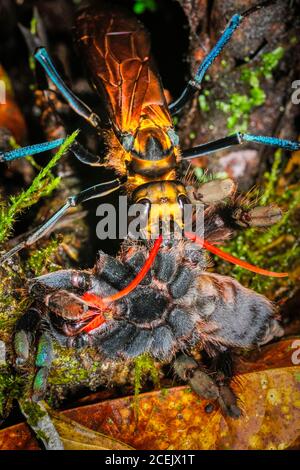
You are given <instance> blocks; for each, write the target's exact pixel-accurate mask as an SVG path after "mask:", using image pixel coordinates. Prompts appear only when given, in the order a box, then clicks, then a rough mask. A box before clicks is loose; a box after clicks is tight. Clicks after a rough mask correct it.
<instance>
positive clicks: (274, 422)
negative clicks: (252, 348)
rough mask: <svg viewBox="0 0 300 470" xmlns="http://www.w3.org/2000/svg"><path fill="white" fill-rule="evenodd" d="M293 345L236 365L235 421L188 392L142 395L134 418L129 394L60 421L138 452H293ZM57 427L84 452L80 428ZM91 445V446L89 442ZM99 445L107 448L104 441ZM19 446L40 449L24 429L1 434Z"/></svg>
mask: <svg viewBox="0 0 300 470" xmlns="http://www.w3.org/2000/svg"><path fill="white" fill-rule="evenodd" d="M294 342H295V338H294V339H289V340H283V341H281V342H279V343H275V344H272V345H270V346H266V347H264V348H262V350H261V351H260V352H259V353H256V352H255V353H252V354H251V355H250V356H249V358H248V357H247V358H246V357H245V358H242V359H240V360H239V361H238V370H239V375H238V376H237V377H236V379H235V383H234V388H235V391H236V392H237V394H238V396H239V399H240V402H241V407H242V409H243V416H242V417H241V418H240V419H238V420H233V419H231V418H228V417H224V416H223V415H222V414H221V412H220V410H219V409H217V408H216V407H215V408H214V409H213V410H212V412H211V413H207V411H206V409H207V405H208V404H209V403H210V402H209V401H207V400H202V399H201V398H199V397H198V396H197V395H196V394H194V393H193V392H191V391H190V390H189V389H188V388H187V387H174V388H170V389H166V390H161V391H158V392H151V393H145V394H141V395H140V396H139V398H138V415H136V413H135V398H134V397H132V396H130V397H126V398H119V399H114V400H107V401H103V402H100V403H97V404H92V405H87V406H82V407H78V408H74V409H71V410H66V411H63V412H61V413H59V416H60V417H62V416H63V417H64V418H63V419H65V417H67V418H69V419H72V420H74V421H76V422H78V423H80V424H81V425H83V426H86V427H88V428H89V429H90V430H92V431H95V432H101V433H104V434H106V435H107V436H111V437H112V438H113V439H118V440H121V441H123V442H126V443H127V444H128V445H130V446H133V447H134V448H135V449H151V450H153V449H158V450H172V449H182V450H184V449H186V450H187V449H188V450H197V449H199V450H202V449H203V450H204V449H235V450H238V449H239V450H242V449H288V448H295V447H297V446H298V444H299V440H300V367H299V365H293V363H292V354H293V353H295V348H294V345H295V343H294ZM55 426H56V427H57V429H58V430H59V427H60V426H63V428H64V429H65V430H67V431H66V433H67V436H66V444H65V445H66V446H70V447H67V448H72V449H75V448H82V447H80V446H81V445H82V442H84V441H85V440H86V436H88V435H89V434H88V433H89V432H91V431H88V430H84V431H81V429H80V430H79V431H78V434H76V436H75V437H73V434H72V433H70V434H69V432H70V431H71V430H70V429H69V428H68V425H65V424H64V425H61V424H60V423H57V422H56V423H55ZM73 427H74V426H73ZM59 432H60V433H61V432H62V434H63V432H64V431H62V430H61V429H60V431H59ZM81 433H83V434H81ZM95 439H96V438H95ZM99 439H100V438H99ZM101 439H102V438H101ZM88 441H89V443H90V444H91V445H93V440H90V439H89V438H88ZM95 442H96V441H95ZM101 442H102V444H100V445H103V447H105V445H106V444H105V442H106V441H101ZM20 448H22V449H24V448H26V449H28V448H31V449H32V448H35V449H38V444H37V442H36V441H35V439H34V438H33V437H31V439H30V431H29V429H28V427H27V425H26V424H19V425H17V426H12V427H10V428H7V429H4V430H2V431H0V449H20Z"/></svg>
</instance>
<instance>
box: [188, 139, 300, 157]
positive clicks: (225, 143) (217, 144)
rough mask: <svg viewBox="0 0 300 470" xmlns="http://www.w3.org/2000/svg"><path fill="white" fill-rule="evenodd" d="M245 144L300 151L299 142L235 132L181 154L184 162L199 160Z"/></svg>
mask: <svg viewBox="0 0 300 470" xmlns="http://www.w3.org/2000/svg"><path fill="white" fill-rule="evenodd" d="M245 142H253V143H255V144H262V145H269V146H271V147H276V148H281V149H283V150H290V151H292V152H294V151H296V150H300V142H293V141H291V140H285V139H279V138H277V137H268V136H264V135H253V134H242V133H240V132H237V133H236V134H233V135H229V136H228V137H224V138H223V139H219V140H214V141H212V142H208V143H207V144H203V145H198V146H197V147H193V148H191V149H187V150H184V151H183V152H182V158H183V159H185V160H192V159H193V158H199V157H202V156H203V155H208V154H209V153H213V152H217V151H218V150H224V149H226V148H228V147H231V146H233V145H241V144H243V143H245Z"/></svg>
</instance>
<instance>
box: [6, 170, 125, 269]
mask: <svg viewBox="0 0 300 470" xmlns="http://www.w3.org/2000/svg"><path fill="white" fill-rule="evenodd" d="M125 181H126V178H125V177H124V178H115V179H114V180H111V181H106V182H104V183H100V184H97V185H95V186H91V187H90V188H88V189H85V190H84V191H81V192H80V193H78V194H77V195H74V196H70V197H69V198H68V199H67V201H66V203H65V204H64V205H63V206H62V207H61V208H60V209H58V211H57V212H55V214H54V215H53V216H52V217H50V219H48V220H46V222H45V223H44V224H42V225H41V226H40V227H39V228H38V229H37V230H36V231H35V232H33V234H31V235H30V236H29V237H27V238H26V239H25V240H23V241H22V242H20V243H18V245H16V246H14V247H13V248H12V249H11V250H9V251H8V252H7V253H5V254H4V255H3V256H2V257H1V258H0V264H2V263H4V262H5V261H7V260H8V259H9V258H11V256H13V255H14V254H16V253H18V252H19V251H20V250H22V249H23V248H27V247H29V246H31V245H33V244H34V243H35V242H36V241H37V240H39V239H40V238H42V237H43V236H44V235H46V234H47V233H49V232H50V231H51V230H52V229H53V227H54V226H55V225H56V224H57V222H58V221H59V220H60V219H61V218H62V217H63V216H64V215H65V213H66V212H67V211H68V209H69V208H70V207H76V206H77V205H79V204H81V203H82V202H84V201H88V200H89V199H94V198H97V197H103V196H106V195H108V194H110V193H112V192H114V191H117V190H118V189H120V188H121V186H122V185H123V184H124V182H125Z"/></svg>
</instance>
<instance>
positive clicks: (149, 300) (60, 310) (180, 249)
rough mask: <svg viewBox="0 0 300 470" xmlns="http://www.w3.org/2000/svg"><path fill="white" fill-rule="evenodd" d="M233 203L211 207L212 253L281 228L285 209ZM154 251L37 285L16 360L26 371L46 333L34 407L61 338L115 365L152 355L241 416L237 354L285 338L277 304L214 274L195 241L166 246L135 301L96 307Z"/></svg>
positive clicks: (102, 261)
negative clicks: (246, 232)
mask: <svg viewBox="0 0 300 470" xmlns="http://www.w3.org/2000/svg"><path fill="white" fill-rule="evenodd" d="M210 185H211V187H213V185H215V187H217V188H218V187H219V189H220V188H221V187H222V185H224V182H223V183H221V182H219V184H218V183H216V182H211V183H206V185H203V188H202V190H203V193H205V194H207V191H209V188H210ZM206 197H207V196H206ZM229 199H231V200H229V202H227V204H225V203H220V202H219V204H210V205H207V207H206V210H205V219H204V223H205V225H204V226H205V233H204V237H205V240H208V241H209V242H210V243H212V244H213V243H216V242H217V241H219V242H220V241H224V240H225V239H226V238H228V236H229V235H230V234H231V232H232V229H233V227H238V226H245V225H248V226H249V225H270V223H272V222H273V221H274V219H276V220H277V219H278V213H279V211H278V209H277V208H270V207H269V208H254V209H252V210H247V211H246V210H244V209H242V207H241V205H240V201H239V203H237V202H236V201H237V200H236V199H235V196H232V197H231V198H229ZM246 221H247V222H246ZM263 221H264V222H263ZM149 246H151V244H150V243H149V242H148V243H147V245H146V244H143V243H141V242H125V243H124V244H123V246H122V249H121V251H120V253H119V256H118V257H117V258H114V257H112V256H108V255H106V254H105V253H103V252H100V253H99V256H98V260H97V263H96V265H95V267H94V268H93V269H92V270H86V271H82V270H61V271H56V272H53V273H50V274H46V275H43V276H40V277H37V278H35V279H33V280H31V281H29V290H30V294H31V296H33V298H34V299H35V300H34V303H33V305H32V306H31V308H30V309H29V310H28V312H27V313H26V314H25V315H24V316H23V317H22V318H21V319H20V320H19V321H18V323H17V327H16V330H17V331H16V335H15V351H16V364H17V366H18V367H23V366H24V364H26V361H27V359H28V357H29V354H30V348H31V343H32V339H33V337H34V335H33V333H34V332H37V331H42V334H41V336H40V340H39V344H38V347H37V355H36V367H37V368H38V371H37V375H36V379H35V381H34V386H33V389H34V391H33V398H34V399H36V400H38V399H40V398H41V397H42V396H43V394H44V392H45V389H46V384H47V375H48V372H49V369H50V366H51V361H52V358H53V353H52V340H53V339H55V340H57V341H58V342H59V343H60V344H61V345H63V346H65V347H72V348H81V347H84V346H89V345H90V346H93V347H96V349H97V350H98V351H99V353H100V354H101V355H102V356H103V358H105V360H109V361H118V360H123V361H130V360H132V359H134V358H136V357H138V356H139V355H141V354H144V353H147V354H149V355H150V356H152V357H153V358H154V360H157V361H159V362H160V363H172V364H173V368H174V371H175V373H176V374H177V376H179V378H180V379H181V380H184V381H186V382H188V383H189V384H190V385H191V387H192V388H193V389H194V390H195V391H196V392H197V393H198V394H199V395H202V396H204V397H206V398H209V399H218V401H219V403H220V406H221V408H222V409H223V411H224V412H225V413H227V414H228V415H230V416H232V417H238V416H239V415H240V409H239V407H238V405H237V399H236V397H235V396H234V394H233V392H232V391H231V389H230V388H229V382H230V379H231V377H232V374H233V371H232V364H231V356H230V351H231V350H232V349H233V348H237V347H239V348H251V347H253V346H255V345H259V344H263V343H264V342H266V341H268V340H270V339H272V338H273V337H276V336H280V335H281V328H280V326H279V324H278V322H277V320H276V318H275V315H274V305H273V304H272V303H271V302H270V301H268V300H267V299H266V298H265V297H264V296H262V295H260V294H257V293H255V292H254V291H252V290H249V289H247V288H245V287H243V286H242V285H240V284H239V283H238V282H237V281H236V280H235V279H233V278H231V277H227V276H221V275H219V274H215V273H212V272H209V271H207V267H208V260H207V257H206V252H205V250H204V248H203V247H199V246H197V245H196V244H195V243H193V242H192V241H190V240H187V239H183V240H177V241H174V240H173V241H172V242H171V241H170V240H169V241H166V242H165V243H163V244H162V245H161V247H160V248H159V251H158V253H157V256H156V258H155V260H154V263H153V265H152V267H151V269H150V270H149V271H148V273H147V275H146V276H145V277H144V278H143V279H142V280H141V281H140V283H139V285H137V286H136V287H135V289H133V290H132V291H130V292H129V293H127V295H125V296H122V297H121V298H119V299H118V300H116V301H113V302H110V303H106V304H103V305H102V304H101V302H100V303H98V304H97V302H96V303H95V302H94V301H93V299H104V298H106V299H107V298H111V297H112V296H114V295H115V294H116V293H117V292H119V291H120V290H122V289H125V290H126V286H128V284H130V282H131V281H132V280H133V279H135V278H136V275H137V274H138V273H139V272H140V271H141V268H142V267H143V266H144V264H145V261H146V260H147V258H148V256H149V251H150V248H149ZM199 351H203V352H204V355H205V356H206V357H207V360H206V363H205V364H200V363H199V362H197V361H196V360H195V357H196V356H195V355H194V354H195V352H197V353H198V356H199Z"/></svg>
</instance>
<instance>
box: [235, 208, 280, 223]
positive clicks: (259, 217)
mask: <svg viewBox="0 0 300 470" xmlns="http://www.w3.org/2000/svg"><path fill="white" fill-rule="evenodd" d="M281 216H282V212H281V210H280V209H279V207H277V206H274V205H271V206H258V207H254V208H253V209H250V210H249V211H246V210H244V209H242V208H239V209H237V210H236V211H235V212H234V214H233V219H234V220H235V222H236V223H237V224H238V225H239V226H241V227H246V228H247V227H269V226H270V225H273V224H276V223H277V222H279V220H280V219H281Z"/></svg>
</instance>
